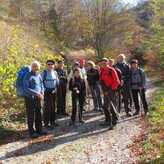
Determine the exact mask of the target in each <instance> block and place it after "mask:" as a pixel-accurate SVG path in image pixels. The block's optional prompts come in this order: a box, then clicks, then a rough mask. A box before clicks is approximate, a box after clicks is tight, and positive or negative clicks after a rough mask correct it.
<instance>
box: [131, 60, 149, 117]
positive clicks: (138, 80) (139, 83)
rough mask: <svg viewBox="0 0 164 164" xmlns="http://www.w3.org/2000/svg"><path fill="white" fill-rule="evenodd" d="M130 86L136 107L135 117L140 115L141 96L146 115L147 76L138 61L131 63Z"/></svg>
mask: <svg viewBox="0 0 164 164" xmlns="http://www.w3.org/2000/svg"><path fill="white" fill-rule="evenodd" d="M130 84H131V90H132V96H133V101H134V105H135V109H136V111H135V113H134V114H133V115H138V114H139V112H140V108H141V107H140V105H139V97H138V96H139V95H140V97H141V101H142V104H143V108H144V112H145V115H146V114H147V112H148V105H147V101H146V96H145V91H146V90H145V88H146V87H145V85H146V76H145V73H144V70H143V69H141V68H140V67H139V66H138V60H135V59H134V60H132V61H131V69H130Z"/></svg>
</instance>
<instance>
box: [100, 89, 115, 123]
mask: <svg viewBox="0 0 164 164" xmlns="http://www.w3.org/2000/svg"><path fill="white" fill-rule="evenodd" d="M111 103H112V104H113V105H114V106H115V91H113V90H112V89H110V88H109V89H108V90H107V91H105V92H104V107H103V109H104V114H105V121H106V122H109V124H110V125H111V126H112V125H113V124H116V121H117V120H118V118H117V115H116V113H115V111H114V108H113V106H112V104H111Z"/></svg>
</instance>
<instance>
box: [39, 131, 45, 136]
mask: <svg viewBox="0 0 164 164" xmlns="http://www.w3.org/2000/svg"><path fill="white" fill-rule="evenodd" d="M38 135H39V136H44V135H47V132H46V131H41V132H38Z"/></svg>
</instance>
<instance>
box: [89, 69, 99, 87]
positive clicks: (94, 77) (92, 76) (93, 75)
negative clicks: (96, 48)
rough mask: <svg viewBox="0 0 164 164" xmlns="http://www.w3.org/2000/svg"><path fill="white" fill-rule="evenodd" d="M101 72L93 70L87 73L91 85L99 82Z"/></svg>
mask: <svg viewBox="0 0 164 164" xmlns="http://www.w3.org/2000/svg"><path fill="white" fill-rule="evenodd" d="M99 78H100V75H99V71H98V70H97V69H95V68H91V69H90V70H88V71H87V80H88V84H89V85H95V84H97V82H98V81H99Z"/></svg>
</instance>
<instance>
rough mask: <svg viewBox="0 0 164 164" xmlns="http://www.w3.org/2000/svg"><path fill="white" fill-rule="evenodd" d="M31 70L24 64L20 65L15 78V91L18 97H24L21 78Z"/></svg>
mask: <svg viewBox="0 0 164 164" xmlns="http://www.w3.org/2000/svg"><path fill="white" fill-rule="evenodd" d="M29 72H31V67H30V66H24V67H22V68H21V69H20V70H19V71H18V73H17V80H16V93H17V96H18V97H24V96H25V92H24V86H23V80H24V77H25V76H26V74H27V73H29Z"/></svg>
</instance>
